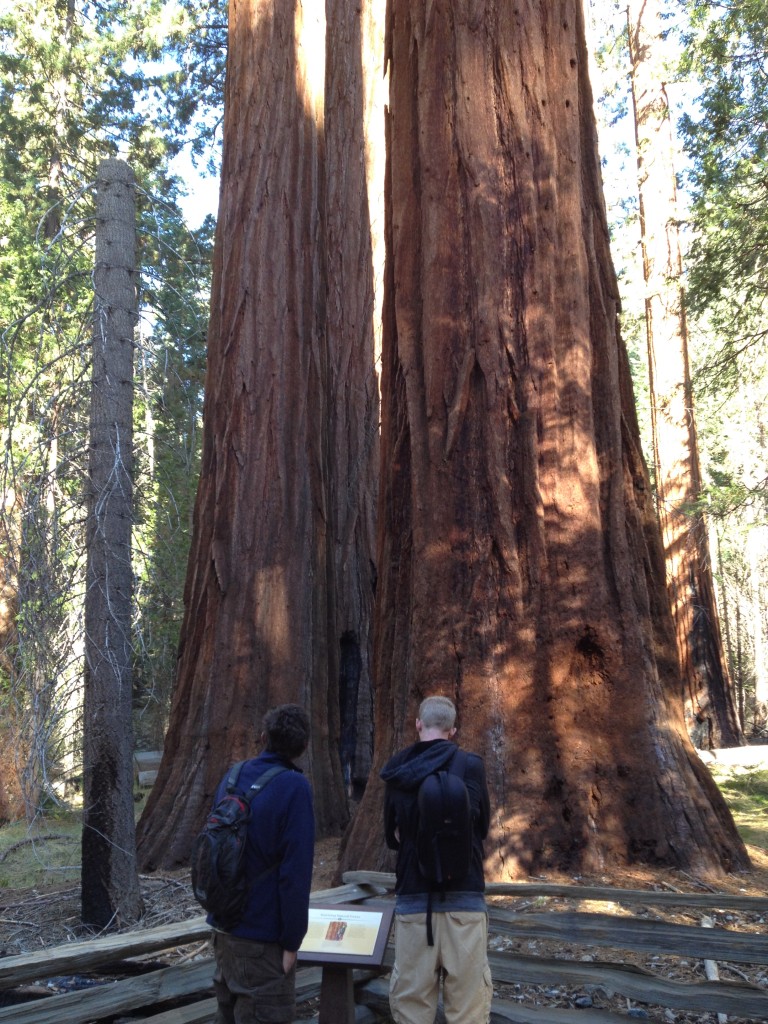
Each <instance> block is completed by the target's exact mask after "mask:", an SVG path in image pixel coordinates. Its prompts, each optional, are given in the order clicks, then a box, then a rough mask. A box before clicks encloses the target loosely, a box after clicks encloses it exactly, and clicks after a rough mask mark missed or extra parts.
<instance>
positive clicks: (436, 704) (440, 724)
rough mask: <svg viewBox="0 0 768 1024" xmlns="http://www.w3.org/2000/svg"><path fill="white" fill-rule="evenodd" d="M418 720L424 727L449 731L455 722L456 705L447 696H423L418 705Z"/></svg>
mask: <svg viewBox="0 0 768 1024" xmlns="http://www.w3.org/2000/svg"><path fill="white" fill-rule="evenodd" d="M419 720H420V722H421V724H422V725H423V726H424V728H425V729H440V731H441V732H449V731H450V730H451V729H452V728H453V727H454V725H455V724H456V705H455V704H454V703H453V701H452V700H450V699H449V698H448V697H425V698H424V700H423V701H422V702H421V704H420V705H419Z"/></svg>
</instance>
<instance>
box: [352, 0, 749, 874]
mask: <svg viewBox="0 0 768 1024" xmlns="http://www.w3.org/2000/svg"><path fill="white" fill-rule="evenodd" d="M582 17H583V16H582V6H581V4H580V3H578V2H575V0H574V2H562V3H557V4H549V3H547V4H540V3H534V2H521V3H516V4H514V5H511V4H508V3H506V2H501V0H486V2H480V3H470V2H463V0H433V2H430V3H418V4H414V3H411V2H410V0H391V3H390V18H389V22H388V26H387V29H388V37H387V46H388V55H389V58H390V61H391V68H390V74H391V93H390V104H391V105H390V110H391V114H390V119H389V140H388V142H389V165H388V167H389V169H388V178H387V185H388V192H387V218H386V226H387V247H388V248H387V257H388V269H387V277H386V286H385V321H384V340H383V362H382V365H383V369H382V476H381V501H380V506H379V541H378V543H379V547H378V552H379V555H378V564H379V583H378V590H377V607H376V619H375V660H374V666H375V678H376V681H377V698H376V727H377V731H376V736H377V746H376V752H375V757H374V767H373V777H372V781H371V783H370V784H369V787H368V790H367V791H366V794H365V798H364V800H363V803H362V804H361V807H360V810H359V812H358V815H357V817H356V819H355V822H354V826H353V828H352V830H351V832H350V834H349V836H348V841H347V844H346V850H345V854H344V859H343V867H366V868H370V869H375V868H378V867H385V866H390V865H391V861H390V860H389V858H388V856H387V855H386V852H385V851H384V849H383V843H382V838H381V799H382V786H381V783H380V782H379V781H378V778H377V773H378V770H379V769H380V768H381V766H382V764H383V762H384V760H385V759H386V758H387V757H388V756H389V755H390V754H391V753H392V752H393V751H394V750H395V749H397V748H399V747H400V746H402V745H404V744H405V743H407V742H410V741H411V740H412V739H414V738H415V736H414V732H413V720H414V718H415V715H416V708H417V706H418V701H419V700H420V698H421V697H423V696H424V695H425V694H429V693H434V692H444V693H447V694H449V695H451V696H452V697H454V698H455V699H456V701H457V704H458V708H459V722H460V733H459V735H460V737H461V742H462V743H463V744H464V745H465V746H467V747H469V748H473V749H475V750H477V751H478V752H479V753H481V754H482V755H483V756H484V758H485V761H486V768H487V773H488V780H489V785H490V789H491V794H492V802H493V807H494V820H493V830H492V835H491V838H490V841H489V844H488V848H487V853H488V867H489V873H490V875H491V876H492V877H494V878H503V877H515V876H517V875H519V874H524V873H526V872H536V871H541V870H544V869H547V868H551V867H557V868H561V869H568V870H599V869H601V868H602V867H604V866H606V865H607V864H610V863H616V864H618V863H628V862H632V861H644V862H648V863H659V864H677V865H679V866H683V867H686V868H687V869H691V870H713V871H715V870H721V869H722V868H724V867H725V868H731V867H739V866H742V865H744V864H746V862H747V857H746V852H745V849H744V847H743V844H742V843H741V841H740V839H739V838H738V835H737V833H736V830H735V828H734V826H733V822H732V820H731V818H730V815H729V813H728V810H727V808H726V806H725V804H724V802H723V800H722V798H721V797H720V795H719V793H718V791H717V789H716V787H715V786H714V784H713V783H712V781H711V779H710V777H709V775H708V772H707V771H706V769H705V768H703V767H702V765H701V763H700V761H699V759H698V757H697V755H696V754H695V752H694V750H693V748H692V746H691V744H690V742H689V740H688V738H687V735H686V732H685V727H684V723H683V720H682V714H681V711H680V701H679V686H680V677H679V672H678V668H677V660H676V654H675V647H674V636H673V631H672V624H671V619H670V615H669V607H668V603H667V599H666V595H665V592H664V582H663V555H662V552H661V547H660V538H659V533H658V525H657V523H656V521H655V516H654V511H653V508H652V505H651V502H650V488H649V482H648V476H647V471H646V469H645V466H644V463H643V460H642V456H641V454H640V446H639V440H638V429H637V423H636V420H635V414H634V404H633V398H632V390H631V382H630V378H629V370H628V362H627V357H626V352H625V349H624V346H623V344H622V342H621V339H620V337H619V335H618V329H617V309H618V293H617V288H616V282H615V278H614V273H613V269H612V265H611V259H610V254H609V246H608V231H607V225H606V217H605V212H604V207H603V201H602V192H601V180H600V172H599V162H598V156H597V144H596V137H595V128H594V122H593V115H592V97H591V92H590V87H589V82H588V78H587V55H586V51H585V43H584V26H583V21H582Z"/></svg>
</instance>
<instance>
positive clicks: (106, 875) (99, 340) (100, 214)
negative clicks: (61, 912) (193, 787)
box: [81, 160, 141, 928]
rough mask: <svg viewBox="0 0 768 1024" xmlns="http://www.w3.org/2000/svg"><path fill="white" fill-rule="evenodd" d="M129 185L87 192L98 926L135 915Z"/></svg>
mask: <svg viewBox="0 0 768 1024" xmlns="http://www.w3.org/2000/svg"><path fill="white" fill-rule="evenodd" d="M136 283H137V272H136V186H135V182H134V178H133V172H132V171H131V169H130V167H128V165H127V164H126V163H125V162H124V161H122V160H105V161H103V162H102V163H101V164H100V166H99V172H98V180H97V195H96V265H95V269H94V313H93V354H92V358H93V373H92V386H91V421H90V459H89V477H90V492H89V495H88V499H89V504H88V533H87V559H88V561H87V568H86V595H85V677H84V683H85V685H84V696H83V836H82V869H81V877H82V882H81V891H82V917H83V921H84V922H85V923H86V924H91V925H94V926H96V927H98V928H106V927H108V926H109V925H111V924H118V925H121V924H125V923H127V922H130V921H134V920H136V918H137V917H138V916H139V913H140V910H141V896H140V893H139V878H138V873H137V868H136V829H135V824H134V803H133V731H132V728H131V714H132V697H133V692H132V685H131V655H132V650H131V594H132V568H131V528H132V524H133V508H132V504H133V483H132V475H131V474H132V466H133V458H132V446H133V423H132V420H133V343H134V330H135V327H136V322H137V320H138V300H137V291H136Z"/></svg>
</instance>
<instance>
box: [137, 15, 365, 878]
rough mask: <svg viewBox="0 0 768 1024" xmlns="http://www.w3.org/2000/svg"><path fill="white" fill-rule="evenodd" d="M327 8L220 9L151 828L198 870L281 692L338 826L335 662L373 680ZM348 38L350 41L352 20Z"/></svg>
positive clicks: (356, 309) (352, 239)
mask: <svg viewBox="0 0 768 1024" xmlns="http://www.w3.org/2000/svg"><path fill="white" fill-rule="evenodd" d="M321 12H322V8H321V7H320V8H318V7H308V6H307V5H302V4H300V3H298V2H296V0H277V2H267V0H233V2H232V4H231V6H230V23H229V56H228V68H227V86H226V97H225V123H224V155H223V168H222V191H221V201H220V209H219V221H218V228H217V238H216V251H215V260H214V281H213V289H212V306H211V323H210V330H209V352H208V370H207V379H206V399H205V435H204V445H203V459H202V472H201V479H200V486H199V491H198V496H197V504H196V510H195V521H194V529H193V538H192V548H191V554H190V560H189V569H188V577H187V585H186V594H185V619H184V623H183V627H182V638H181V649H180V660H179V671H178V677H177V686H176V691H175V695H174V701H173V707H172V712H171V721H170V726H169V730H168V734H167V737H166V742H165V750H164V756H163V762H162V765H161V768H160V773H159V776H158V781H157V784H156V786H155V787H154V789H153V792H152V796H151V798H150V802H149V803H148V805H147V809H146V811H145V813H144V815H143V817H142V820H141V822H140V825H139V854H140V859H141V862H142V863H143V864H144V865H145V866H149V867H152V866H171V865H173V864H177V863H181V862H183V861H184V860H185V859H186V857H187V855H188V852H189V849H190V845H191V841H192V838H193V836H194V834H195V832H196V830H197V828H199V826H200V822H201V818H202V816H203V815H204V813H205V811H206V810H207V809H208V806H209V803H210V799H211V795H212V793H213V789H214V787H215V785H216V783H217V782H218V780H219V778H220V777H221V774H222V772H223V771H224V770H225V768H226V766H227V765H228V764H229V763H230V762H231V761H232V760H234V759H236V758H238V757H241V756H246V755H249V754H252V753H254V752H256V751H257V750H258V749H259V735H258V734H259V729H260V723H261V718H262V716H263V713H264V711H265V710H266V709H267V708H268V707H270V706H271V705H273V704H276V703H280V702H283V701H298V702H300V703H302V704H304V705H305V706H306V707H307V709H308V711H309V713H310V716H311V721H312V737H311V742H310V747H309V750H308V753H307V756H306V759H305V762H304V767H305V768H306V770H307V771H308V773H309V776H310V778H311V781H312V784H313V788H314V795H315V808H316V813H317V819H318V825H319V830H320V832H321V833H322V832H334V831H338V830H339V829H341V828H342V827H343V825H344V824H345V823H346V821H347V820H348V811H347V802H346V798H345V791H344V782H343V777H342V767H341V757H340V750H339V748H340V738H341V737H340V724H341V723H340V717H341V716H340V701H339V675H340V660H341V659H340V652H341V650H342V639H343V640H344V643H345V644H346V645H347V648H348V647H349V644H350V643H354V645H355V646H356V649H357V655H358V660H357V661H356V662H355V665H356V666H357V668H355V667H354V665H353V669H352V670H350V669H349V668H348V666H347V668H345V671H347V672H348V673H350V672H351V673H352V674H354V672H355V671H356V672H357V675H358V678H357V679H356V680H355V682H356V684H357V685H358V687H362V688H363V689H365V687H366V685H367V686H368V688H369V689H370V684H369V682H368V680H369V678H370V670H369V661H370V658H369V655H368V646H369V632H370V631H369V627H368V619H369V617H370V609H371V604H372V588H373V568H372V566H373V560H372V552H371V550H370V547H371V544H370V541H369V538H370V535H371V532H372V527H371V522H372V511H371V509H372V503H373V502H374V491H373V484H374V481H373V473H372V471H373V469H374V467H375V462H376V431H375V424H376V420H377V390H376V378H375V372H374V367H373V332H372V326H371V324H372V313H371V306H372V301H371V295H370V291H371V287H372V285H371V278H372V274H371V268H370V240H369V238H368V235H367V230H366V224H367V219H366V218H365V208H364V207H365V203H364V196H365V162H364V160H363V158H362V152H361V150H362V143H361V131H362V126H361V124H360V119H361V117H362V114H361V109H360V104H359V102H358V100H357V97H358V95H359V91H360V90H361V88H362V85H361V82H360V81H359V79H358V80H355V79H352V78H351V77H350V76H351V75H352V73H353V72H355V73H359V60H358V63H357V65H356V64H355V63H354V61H353V59H352V58H351V57H349V55H347V63H346V65H345V66H344V67H341V68H339V69H338V80H337V78H336V77H335V73H334V66H333V65H329V67H328V75H329V79H328V82H329V85H328V88H329V92H330V94H331V95H332V96H337V95H341V94H343V93H344V86H345V84H346V88H347V92H348V103H347V104H346V105H340V106H339V107H334V108H333V109H331V108H330V105H329V110H328V115H327V117H326V118H325V120H326V123H327V122H329V121H330V120H331V118H332V117H335V118H339V119H343V121H344V123H343V125H341V126H340V127H339V128H338V129H337V130H336V132H337V135H338V136H339V138H338V139H336V137H335V136H334V134H333V133H331V137H333V138H334V139H335V141H334V146H335V147H338V148H337V149H335V152H334V154H333V158H332V160H331V161H330V166H331V167H332V168H333V169H334V180H333V187H332V188H330V187H328V186H327V180H328V179H327V177H326V163H325V136H324V125H323V122H324V102H323V90H324V76H325V71H324V63H323V58H322V41H323V35H324V27H323V18H322V16H321ZM358 17H359V13H358ZM311 19H312V20H311ZM344 31H346V32H347V33H348V34H349V35H350V36H354V34H355V31H357V33H358V39H357V46H358V49H359V31H360V28H359V25H358V26H357V29H355V26H354V24H347V25H346V27H345V29H344ZM349 45H350V46H352V45H353V40H352V39H351V38H350V42H349ZM317 48H319V51H320V52H319V55H318V52H317ZM344 147H346V148H344ZM339 168H342V169H343V170H344V172H345V177H344V180H343V181H342V180H340V179H339V178H338V177H337V171H338V169H339ZM344 227H346V232H345V231H344V230H343V228H344ZM329 274H332V277H329ZM329 281H330V282H331V283H330V285H329ZM345 653H347V652H345ZM353 661H354V659H353ZM346 680H347V677H345V681H346ZM368 718H369V720H370V712H369V714H368ZM368 756H369V757H370V753H369V754H368ZM353 760H354V758H353ZM350 770H351V769H350Z"/></svg>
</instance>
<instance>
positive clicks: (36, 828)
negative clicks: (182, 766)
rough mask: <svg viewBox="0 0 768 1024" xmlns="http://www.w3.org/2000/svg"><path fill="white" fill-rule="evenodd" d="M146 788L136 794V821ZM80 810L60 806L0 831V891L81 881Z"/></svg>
mask: <svg viewBox="0 0 768 1024" xmlns="http://www.w3.org/2000/svg"><path fill="white" fill-rule="evenodd" d="M148 794H149V790H148V789H141V790H139V791H138V792H137V794H136V797H137V799H136V802H135V808H136V818H137V819H138V817H139V815H140V814H141V811H142V809H143V807H144V804H145V803H146V799H147V795H148ZM82 822H83V815H82V811H81V809H80V808H79V807H77V808H67V807H59V808H57V809H56V810H55V811H52V812H49V813H46V814H41V815H38V817H37V818H35V820H34V821H33V822H32V823H29V822H27V821H14V822H11V823H10V824H9V825H3V826H2V828H0V889H37V890H43V889H51V888H58V887H60V886H61V885H67V884H69V883H70V882H71V883H72V884H73V885H76V884H78V883H79V882H80V837H81V832H82Z"/></svg>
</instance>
